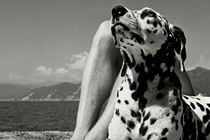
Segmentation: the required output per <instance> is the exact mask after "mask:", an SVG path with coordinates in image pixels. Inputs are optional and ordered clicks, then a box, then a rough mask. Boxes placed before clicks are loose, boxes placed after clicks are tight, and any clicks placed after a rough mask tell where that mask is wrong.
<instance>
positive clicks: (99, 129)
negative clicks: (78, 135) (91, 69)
mask: <svg viewBox="0 0 210 140" xmlns="http://www.w3.org/2000/svg"><path fill="white" fill-rule="evenodd" d="M121 80H122V79H121V77H120V75H118V77H117V80H116V82H115V84H114V87H113V89H112V92H111V95H110V97H109V101H108V104H107V106H106V108H105V110H104V112H103V114H102V116H101V117H100V119H99V120H98V121H97V123H96V124H95V126H94V127H93V128H92V129H91V131H90V132H89V133H88V135H87V136H86V138H85V140H105V139H106V137H107V131H108V125H109V123H110V121H111V119H112V117H113V113H114V106H115V102H116V97H117V96H116V92H117V89H118V87H119V85H120V83H121Z"/></svg>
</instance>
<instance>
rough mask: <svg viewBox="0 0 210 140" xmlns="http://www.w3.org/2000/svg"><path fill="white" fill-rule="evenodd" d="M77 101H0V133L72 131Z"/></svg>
mask: <svg viewBox="0 0 210 140" xmlns="http://www.w3.org/2000/svg"><path fill="white" fill-rule="evenodd" d="M78 104H79V102H78V101H1V102H0V131H1V132H2V131H73V130H74V128H75V124H76V116H77V110H78Z"/></svg>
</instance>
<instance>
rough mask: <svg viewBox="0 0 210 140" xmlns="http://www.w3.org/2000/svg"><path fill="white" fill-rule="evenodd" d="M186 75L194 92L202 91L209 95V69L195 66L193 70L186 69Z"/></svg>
mask: <svg viewBox="0 0 210 140" xmlns="http://www.w3.org/2000/svg"><path fill="white" fill-rule="evenodd" d="M188 75H189V77H190V80H191V82H192V85H193V89H194V91H195V93H196V94H198V93H203V94H205V95H207V96H210V70H207V69H204V68H201V67H197V68H196V69H194V70H191V71H188Z"/></svg>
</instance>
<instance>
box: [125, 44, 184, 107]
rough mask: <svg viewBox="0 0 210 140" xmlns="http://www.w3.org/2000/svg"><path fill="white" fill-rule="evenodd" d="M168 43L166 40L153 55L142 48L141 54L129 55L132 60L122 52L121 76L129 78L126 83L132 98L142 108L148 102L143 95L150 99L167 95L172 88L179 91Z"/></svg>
mask: <svg viewBox="0 0 210 140" xmlns="http://www.w3.org/2000/svg"><path fill="white" fill-rule="evenodd" d="M168 45H170V44H169V43H168V42H167V41H166V43H165V45H162V46H161V47H160V49H158V50H157V51H156V53H155V55H152V54H149V53H148V54H147V55H145V53H144V52H143V50H142V51H141V53H140V55H141V56H137V55H135V54H134V55H130V56H133V60H132V61H131V60H130V59H129V57H128V56H126V55H127V54H126V53H125V52H124V54H123V55H125V56H124V62H123V68H122V71H121V76H122V77H124V78H128V79H129V80H128V81H130V82H128V84H129V85H130V89H131V90H133V93H132V98H133V99H134V100H136V101H137V100H138V101H139V104H140V105H139V106H140V108H144V107H145V105H146V104H147V102H148V101H146V100H145V97H147V99H149V100H150V99H151V101H152V100H154V98H156V99H157V100H158V99H161V98H164V96H169V95H167V94H169V93H170V91H172V90H176V93H177V94H178V93H179V92H180V91H181V83H180V80H179V78H178V76H177V75H176V73H175V63H176V56H175V53H174V50H172V48H170V46H168ZM170 49H171V50H170ZM136 83H138V85H137V84H136ZM133 85H136V86H133ZM176 96H178V95H176Z"/></svg>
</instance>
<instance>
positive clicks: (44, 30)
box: [0, 0, 210, 84]
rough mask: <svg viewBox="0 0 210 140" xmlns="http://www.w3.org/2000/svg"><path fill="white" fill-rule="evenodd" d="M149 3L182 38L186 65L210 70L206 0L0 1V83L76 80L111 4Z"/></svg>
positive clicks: (209, 8) (140, 5)
mask: <svg viewBox="0 0 210 140" xmlns="http://www.w3.org/2000/svg"><path fill="white" fill-rule="evenodd" d="M118 4H120V5H124V6H126V7H128V8H129V9H135V10H138V9H141V8H143V7H151V8H153V9H154V10H156V11H158V12H160V13H161V14H162V15H164V16H165V17H166V18H167V19H168V20H169V22H171V23H172V24H173V25H177V26H179V27H181V28H182V29H183V30H184V32H185V35H186V38H187V45H186V48H187V56H188V57H187V60H186V63H185V65H186V67H187V69H193V68H195V67H198V66H200V67H204V68H207V69H210V55H209V52H210V45H209V40H210V27H209V25H210V6H209V5H210V1H209V0H174V1H173V0H106V1H105V0H97V1H96V0H0V83H21V84H38V83H42V82H52V81H53V82H63V81H68V82H74V83H78V82H80V81H81V77H82V73H83V69H84V64H85V62H86V59H87V56H88V52H89V50H90V47H91V43H92V38H93V36H94V34H95V32H96V30H97V28H98V26H99V25H100V23H101V22H102V21H104V20H107V19H110V18H111V14H110V11H111V9H112V8H113V7H114V6H115V5H118Z"/></svg>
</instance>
